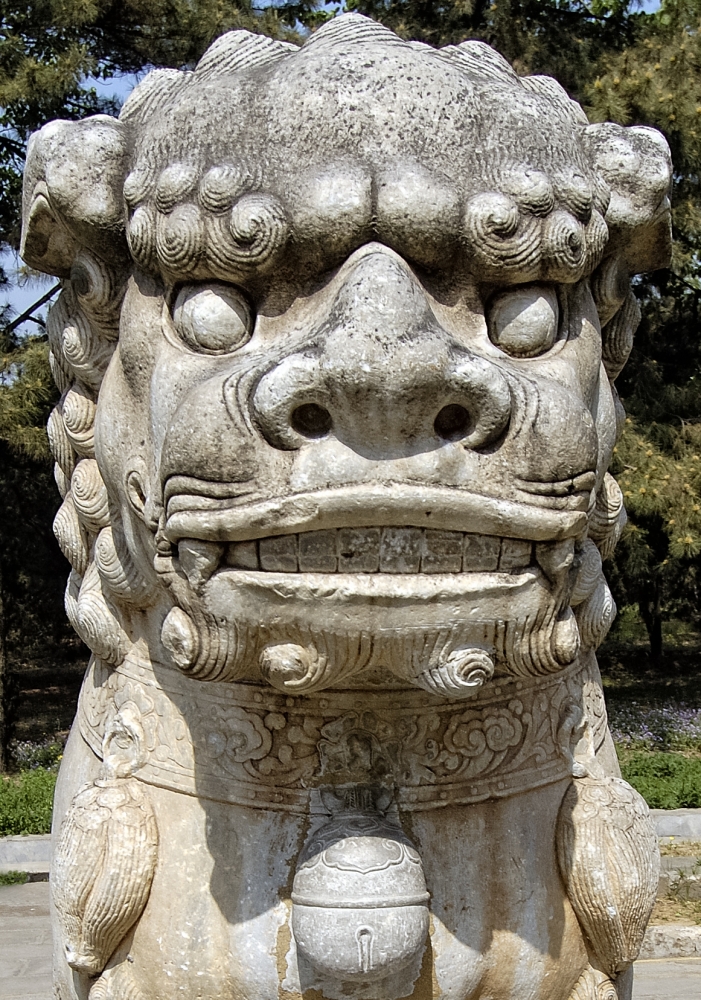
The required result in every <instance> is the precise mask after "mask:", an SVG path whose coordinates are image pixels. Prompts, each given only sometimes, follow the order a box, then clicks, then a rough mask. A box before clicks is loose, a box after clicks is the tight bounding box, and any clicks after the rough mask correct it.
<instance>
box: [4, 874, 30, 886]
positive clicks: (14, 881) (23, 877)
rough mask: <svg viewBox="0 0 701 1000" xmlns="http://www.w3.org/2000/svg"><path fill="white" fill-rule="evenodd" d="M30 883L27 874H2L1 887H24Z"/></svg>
mask: <svg viewBox="0 0 701 1000" xmlns="http://www.w3.org/2000/svg"><path fill="white" fill-rule="evenodd" d="M28 881H29V876H28V875H27V873H26V872H0V885H24V884H25V882H28Z"/></svg>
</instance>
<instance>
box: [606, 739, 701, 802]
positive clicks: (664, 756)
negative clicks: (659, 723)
mask: <svg viewBox="0 0 701 1000" xmlns="http://www.w3.org/2000/svg"><path fill="white" fill-rule="evenodd" d="M618 755H619V761H620V764H621V773H622V774H623V777H624V778H625V779H626V781H628V782H629V783H630V784H631V785H632V786H633V788H635V789H636V790H637V791H638V792H640V794H641V795H642V797H643V798H644V799H645V801H646V802H647V804H648V805H649V806H650V808H651V809H699V808H701V757H687V756H685V755H684V754H681V753H665V752H664V751H649V750H626V749H620V748H619V750H618Z"/></svg>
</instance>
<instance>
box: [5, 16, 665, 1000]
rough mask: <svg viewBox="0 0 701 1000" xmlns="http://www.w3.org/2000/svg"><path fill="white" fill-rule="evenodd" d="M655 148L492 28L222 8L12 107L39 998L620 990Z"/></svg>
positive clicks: (628, 888)
mask: <svg viewBox="0 0 701 1000" xmlns="http://www.w3.org/2000/svg"><path fill="white" fill-rule="evenodd" d="M670 176H671V163H670V156H669V150H668V148H667V146H666V144H665V141H664V139H663V138H662V136H661V135H660V134H659V133H657V132H655V131H654V130H651V129H647V128H639V127H634V128H622V127H619V126H618V125H613V124H590V123H589V122H588V121H587V119H586V117H585V115H584V114H583V112H582V110H581V108H580V107H579V106H578V105H577V104H575V103H574V102H573V101H571V100H570V99H569V97H568V96H567V95H566V93H565V92H564V91H563V90H562V89H561V88H560V87H559V86H558V84H556V83H555V82H554V81H553V80H551V79H549V78H546V77H538V76H531V77H523V78H519V77H518V76H517V75H516V74H515V73H514V72H513V70H512V69H511V68H510V66H509V65H508V64H507V63H506V62H505V61H504V60H503V59H502V58H501V57H500V56H499V55H497V53H495V52H494V51H493V50H492V49H490V48H489V47H488V46H486V45H484V44H482V43H480V42H465V43H463V44H461V45H457V46H447V47H445V48H443V49H439V50H434V49H431V48H429V47H428V46H425V45H422V44H418V43H407V42H404V41H402V40H401V39H400V38H398V37H397V36H396V35H394V34H393V33H392V32H391V31H389V30H388V29H386V28H384V27H381V26H380V25H377V24H375V23H373V22H372V21H369V20H367V19H365V18H362V17H359V16H356V15H344V16H342V17H338V18H335V19H333V20H332V21H330V22H329V23H328V24H326V25H325V26H324V27H322V28H321V29H320V30H319V31H317V32H316V33H315V34H313V35H312V36H311V37H310V39H309V40H308V41H307V42H306V43H305V44H304V45H303V46H301V47H296V46H294V45H290V44H287V43H282V42H277V41H273V40H271V39H269V38H266V37H263V36H258V35H252V34H249V33H247V32H245V31H234V32H230V33H228V34H226V35H223V36H222V37H221V38H219V39H217V41H216V42H214V44H213V45H212V46H211V47H210V48H209V49H208V51H207V52H206V53H205V54H204V56H203V57H202V59H201V60H200V62H199V64H198V65H197V67H196V69H195V70H194V71H193V72H177V71H173V70H156V71H154V72H152V73H150V74H149V75H148V76H147V77H146V78H145V79H144V80H143V81H142V82H141V83H140V84H139V85H138V86H137V87H136V89H135V90H134V92H133V93H132V94H131V96H130V97H129V99H128V100H127V102H126V103H125V105H124V107H123V109H122V112H121V114H120V116H119V118H118V119H114V118H109V117H106V116H97V117H94V118H89V119H86V120H85V121H82V122H52V123H51V124H49V125H46V126H45V127H44V128H43V129H42V130H41V131H40V132H39V133H37V134H36V135H35V136H34V137H33V138H32V140H31V143H30V147H29V153H28V159H27V168H26V173H25V188H24V227H23V244H22V253H23V256H24V258H25V260H26V261H27V262H28V263H29V264H31V265H32V266H33V267H35V268H38V269H40V270H42V271H45V272H47V273H50V274H53V275H57V276H58V277H59V278H60V279H61V280H62V292H61V295H60V298H59V299H58V301H57V303H56V304H55V305H54V306H53V308H52V309H51V312H50V315H49V321H48V326H49V341H50V347H51V365H52V370H53V373H54V377H55V379H56V383H57V385H58V387H59V389H60V392H61V399H60V402H59V403H58V405H57V407H56V408H55V410H54V411H53V413H52V414H51V417H50V420H49V427H48V431H49V437H50V441H51V446H52V449H53V453H54V457H55V459H56V466H55V469H56V481H57V484H58V487H59V490H60V492H61V496H62V498H63V502H62V505H61V507H60V509H59V511H58V514H57V515H56V521H55V531H56V536H57V538H58V540H59V544H60V545H61V548H62V550H63V552H64V553H65V555H66V557H67V558H68V559H69V561H70V563H71V566H72V572H71V576H70V579H69V582H68V587H67V591H66V609H67V613H68V615H69V618H70V620H71V622H72V624H73V625H74V627H75V629H76V631H77V632H78V633H79V635H80V636H81V637H82V638H83V640H84V641H85V642H86V643H87V645H88V646H89V647H90V649H91V650H92V653H93V656H92V659H91V662H90V666H89V669H88V673H87V675H86V679H85V683H84V686H83V690H82V693H81V698H80V705H79V711H78V717H77V720H76V724H75V726H74V729H73V732H72V735H71V738H70V741H69V744H68V747H67V750H66V754H65V757H64V761H63V765H62V769H61V775H60V779H59V785H58V790H57V798H56V809H55V825H56V839H55V843H56V848H55V851H56V856H55V862H54V869H53V875H52V891H53V896H54V902H55V914H56V918H55V936H56V941H57V945H56V963H55V984H56V996H57V997H58V998H59V1000H78V998H80V1000H84V998H85V997H86V996H88V995H89V997H90V998H91V1000H124V998H126V1000H175V998H176V997H177V998H180V997H183V996H193V997H194V996H197V997H201V998H203V1000H215V998H217V1000H218V998H221V997H233V996H246V997H250V998H254V997H255V998H259V1000H274V998H275V1000H277V998H279V997H286V996H289V998H290V1000H292V998H299V997H301V996H302V994H304V993H305V991H306V990H315V991H317V993H316V994H315V995H317V996H323V997H326V998H328V1000H345V998H348V997H357V998H359V1000H361V998H364V1000H398V998H400V997H409V996H417V997H418V996H422V997H423V996H425V995H430V996H433V997H436V998H438V997H448V996H451V997H454V998H458V1000H459V998H463V1000H467V998H471V1000H479V998H482V997H483V998H485V1000H486V998H487V997H488V998H490V1000H604V998H605V1000H629V997H630V989H631V975H630V966H631V963H632V962H633V961H634V959H635V957H636V955H637V952H638V949H639V947H640V943H641V939H642V935H643V933H644V929H645V925H646V922H647V919H648V917H649V914H650V910H651V907H652V903H653V900H654V896H655V891H656V882H657V870H658V863H659V862H658V858H657V850H656V846H655V838H654V835H653V832H652V828H651V826H650V821H649V817H648V815H647V810H646V807H645V805H644V803H643V802H642V800H641V799H640V798H639V796H637V794H636V793H635V792H634V791H633V790H632V789H631V788H630V786H628V785H627V784H626V783H625V782H623V781H622V780H621V778H620V775H619V774H618V771H617V765H616V763H615V755H614V754H613V749H612V744H611V740H610V736H609V735H608V731H607V724H606V712H605V708H604V702H603V695H602V690H601V682H600V677H599V673H598V669H597V665H596V659H595V655H594V654H595V650H596V648H597V646H598V645H599V644H600V643H601V641H602V639H603V637H604V636H605V634H606V632H607V630H608V628H609V626H610V624H611V621H612V619H613V616H614V614H615V607H614V604H613V601H612V598H611V594H610V592H609V589H608V587H607V585H606V581H605V578H604V575H603V572H602V560H606V559H607V558H608V557H609V556H610V555H611V553H612V551H613V548H614V546H615V544H616V541H617V539H618V537H619V535H620V532H621V529H622V527H623V525H624V522H625V512H624V509H623V502H622V497H621V494H620V491H619V489H618V487H617V485H616V482H615V481H614V480H613V478H612V477H611V476H610V475H608V474H607V472H606V469H607V466H608V464H609V461H610V458H611V454H612V450H613V447H614V444H615V441H616V437H617V434H618V433H619V432H620V429H621V423H622V420H623V416H624V415H623V409H622V407H621V404H620V401H619V400H618V396H617V394H616V390H615V385H614V381H615V379H616V377H617V375H618V374H619V372H620V371H621V369H622V367H623V365H624V364H625V361H626V358H627V356H628V354H629V352H630V350H631V346H632V340H633V335H634V332H635V328H636V325H637V323H638V320H639V310H638V307H637V304H636V300H635V297H634V296H633V294H632V292H631V289H630V279H631V276H633V275H635V274H637V273H640V272H642V271H646V270H650V269H652V268H656V267H660V266H664V265H665V263H666V262H667V260H668V257H669V245H670V226H669V202H668V189H669V183H670Z"/></svg>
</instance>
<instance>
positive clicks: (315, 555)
mask: <svg viewBox="0 0 701 1000" xmlns="http://www.w3.org/2000/svg"><path fill="white" fill-rule="evenodd" d="M298 555H299V569H300V572H302V573H335V572H336V567H337V564H338V558H337V555H336V532H335V531H333V530H332V531H305V532H303V533H302V534H301V535H299V553H298Z"/></svg>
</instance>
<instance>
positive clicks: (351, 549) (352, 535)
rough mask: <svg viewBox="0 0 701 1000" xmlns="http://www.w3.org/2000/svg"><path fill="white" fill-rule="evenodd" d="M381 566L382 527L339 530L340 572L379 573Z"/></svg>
mask: <svg viewBox="0 0 701 1000" xmlns="http://www.w3.org/2000/svg"><path fill="white" fill-rule="evenodd" d="M379 568H380V529H379V528H341V529H340V530H339V532H338V570H339V572H340V573H377V571H378V570H379Z"/></svg>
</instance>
